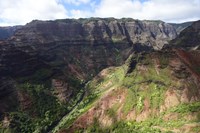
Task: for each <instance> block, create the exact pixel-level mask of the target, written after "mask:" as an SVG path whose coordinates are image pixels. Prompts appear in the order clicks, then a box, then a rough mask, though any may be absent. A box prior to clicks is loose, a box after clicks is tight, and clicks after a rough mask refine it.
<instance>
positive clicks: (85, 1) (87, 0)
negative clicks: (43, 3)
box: [64, 0, 90, 6]
mask: <svg viewBox="0 0 200 133" xmlns="http://www.w3.org/2000/svg"><path fill="white" fill-rule="evenodd" d="M64 1H65V2H67V3H69V4H74V5H77V6H78V5H80V4H88V3H90V0H64Z"/></svg>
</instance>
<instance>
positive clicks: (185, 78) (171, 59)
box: [53, 49, 200, 133]
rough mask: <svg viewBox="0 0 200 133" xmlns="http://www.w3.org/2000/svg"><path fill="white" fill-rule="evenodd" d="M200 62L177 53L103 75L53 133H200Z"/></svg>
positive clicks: (141, 59)
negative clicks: (198, 69) (169, 132)
mask: <svg viewBox="0 0 200 133" xmlns="http://www.w3.org/2000/svg"><path fill="white" fill-rule="evenodd" d="M199 56H200V51H191V52H187V51H183V50H178V49H174V50H173V51H171V52H170V51H165V52H153V53H147V54H138V55H134V56H132V57H130V58H129V60H127V62H126V64H125V65H123V66H121V67H117V68H108V69H105V70H103V71H102V72H101V73H100V74H98V75H97V76H96V77H95V78H94V79H93V80H92V81H91V82H89V83H88V85H87V86H86V89H88V91H89V94H88V95H86V96H85V98H84V100H83V101H82V102H81V103H80V104H79V105H78V106H77V108H75V110H74V111H72V113H71V114H69V115H67V116H66V117H65V118H64V119H63V120H62V121H61V122H60V124H59V125H58V126H57V127H56V128H55V130H53V132H56V131H58V130H60V132H62V133H64V132H70V133H71V132H87V133H88V132H101V133H103V132H144V133H146V132H166V131H171V132H186V133H189V132H190V133H191V132H199V131H200V125H199V121H200V118H199V114H200V102H199V101H200V84H199V81H200V79H199V76H200V72H199V71H196V69H195V68H200V62H199ZM190 58H192V59H193V60H190ZM194 62H196V63H194ZM194 64H195V65H194ZM63 128H64V129H63Z"/></svg>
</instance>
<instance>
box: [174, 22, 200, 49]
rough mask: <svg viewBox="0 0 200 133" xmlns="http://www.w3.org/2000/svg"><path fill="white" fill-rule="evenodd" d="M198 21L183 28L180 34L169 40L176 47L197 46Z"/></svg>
mask: <svg viewBox="0 0 200 133" xmlns="http://www.w3.org/2000/svg"><path fill="white" fill-rule="evenodd" d="M199 42H200V21H196V22H194V23H193V24H192V25H191V26H189V27H187V28H186V29H184V30H183V31H182V32H181V33H180V35H179V36H178V37H177V38H176V39H174V40H172V41H171V43H172V44H174V45H175V46H177V47H183V48H194V47H196V48H199V46H200V43H199Z"/></svg>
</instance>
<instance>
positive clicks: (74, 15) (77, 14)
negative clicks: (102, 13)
mask: <svg viewBox="0 0 200 133" xmlns="http://www.w3.org/2000/svg"><path fill="white" fill-rule="evenodd" d="M70 14H71V16H72V18H87V17H90V16H92V13H91V12H89V11H82V10H71V11H70Z"/></svg>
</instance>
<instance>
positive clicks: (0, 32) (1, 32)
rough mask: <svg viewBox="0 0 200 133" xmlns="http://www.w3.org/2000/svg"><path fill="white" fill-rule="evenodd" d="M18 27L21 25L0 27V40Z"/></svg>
mask: <svg viewBox="0 0 200 133" xmlns="http://www.w3.org/2000/svg"><path fill="white" fill-rule="evenodd" d="M19 28H21V26H9V27H0V40H6V39H8V38H9V37H11V36H12V35H13V34H14V32H15V31H16V30H17V29H19Z"/></svg>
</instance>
